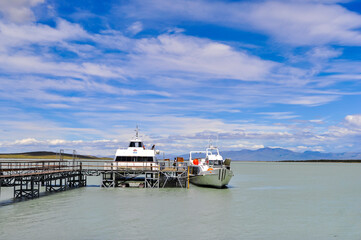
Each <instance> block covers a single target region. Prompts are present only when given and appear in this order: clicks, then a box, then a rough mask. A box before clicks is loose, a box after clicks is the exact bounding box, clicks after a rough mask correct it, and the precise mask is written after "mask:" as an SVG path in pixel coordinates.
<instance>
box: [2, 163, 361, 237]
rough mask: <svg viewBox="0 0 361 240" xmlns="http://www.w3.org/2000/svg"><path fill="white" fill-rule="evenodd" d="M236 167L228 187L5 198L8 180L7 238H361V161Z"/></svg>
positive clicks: (94, 180) (91, 190) (82, 191)
mask: <svg viewBox="0 0 361 240" xmlns="http://www.w3.org/2000/svg"><path fill="white" fill-rule="evenodd" d="M232 167H233V171H234V173H235V176H234V177H233V179H232V180H231V182H230V188H228V189H221V190H219V189H208V188H199V187H195V186H191V188H190V189H188V190H187V189H124V188H116V189H102V188H98V187H86V188H81V189H75V190H71V191H67V192H62V193H56V194H51V195H48V196H44V197H41V198H39V199H35V200H29V201H23V202H17V203H11V204H5V203H9V200H7V198H9V197H11V195H12V190H11V189H9V188H3V189H2V193H1V199H0V200H1V203H2V205H0V239H87V240H88V239H185V238H188V239H277V240H278V239H302V240H303V239H352V240H353V239H361V204H360V199H361V174H360V173H361V164H342V163H245V162H242V163H232ZM98 181H99V179H98V178H91V179H90V183H91V184H96V183H98ZM88 182H89V181H88Z"/></svg>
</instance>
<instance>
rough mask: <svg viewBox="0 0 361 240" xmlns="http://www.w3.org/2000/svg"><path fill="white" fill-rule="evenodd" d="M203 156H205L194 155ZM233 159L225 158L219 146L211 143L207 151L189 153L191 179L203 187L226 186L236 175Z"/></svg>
mask: <svg viewBox="0 0 361 240" xmlns="http://www.w3.org/2000/svg"><path fill="white" fill-rule="evenodd" d="M199 154H201V155H202V156H203V155H204V154H205V157H203V158H202V157H201V158H199V157H194V156H195V155H196V156H199ZM230 166H231V159H225V160H223V157H222V156H221V154H220V153H219V150H218V148H217V147H214V146H212V145H210V146H209V147H208V148H206V151H191V152H190V153H189V181H190V182H191V183H192V184H195V185H198V186H203V187H214V188H225V187H227V185H228V183H229V181H230V180H231V178H232V177H233V176H234V175H233V172H232V170H231V167H230Z"/></svg>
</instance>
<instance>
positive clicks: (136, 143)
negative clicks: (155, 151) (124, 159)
mask: <svg viewBox="0 0 361 240" xmlns="http://www.w3.org/2000/svg"><path fill="white" fill-rule="evenodd" d="M129 147H143V143H142V142H130V144H129Z"/></svg>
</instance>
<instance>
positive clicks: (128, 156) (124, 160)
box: [106, 126, 159, 170]
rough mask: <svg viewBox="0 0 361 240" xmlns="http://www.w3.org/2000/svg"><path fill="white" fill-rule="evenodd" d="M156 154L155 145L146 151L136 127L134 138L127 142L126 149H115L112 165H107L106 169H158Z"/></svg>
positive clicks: (157, 151)
mask: <svg viewBox="0 0 361 240" xmlns="http://www.w3.org/2000/svg"><path fill="white" fill-rule="evenodd" d="M157 154H159V150H155V145H153V146H152V147H151V148H150V149H147V148H146V146H145V145H144V144H143V141H142V140H141V139H140V138H139V129H138V126H137V127H136V129H135V137H134V138H133V139H131V140H130V141H129V146H128V148H119V149H117V151H116V153H115V156H114V161H113V163H111V164H109V163H107V165H106V169H107V167H113V169H114V170H115V169H123V168H127V169H129V170H147V169H148V170H152V169H153V168H156V167H158V163H157V158H156V155H157ZM109 169H110V168H109Z"/></svg>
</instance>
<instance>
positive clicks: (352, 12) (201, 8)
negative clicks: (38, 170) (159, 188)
mask: <svg viewBox="0 0 361 240" xmlns="http://www.w3.org/2000/svg"><path fill="white" fill-rule="evenodd" d="M360 66H361V1H347V0H344V1H342V0H340V1H337V0H278V1H261V0H253V1H235V0H232V1H231V0H229V1H227V0H223V1H220V0H172V1H168V0H132V1H125V0H124V1H123V0H109V1H95V0H87V1H86V0H69V1H55V0H0V114H1V115H0V136H1V137H0V153H1V152H2V153H8V152H24V151H41V150H46V151H59V150H60V149H65V150H66V151H69V152H71V151H72V150H73V149H75V150H77V152H78V153H80V154H93V155H98V156H109V155H113V154H114V153H115V150H116V148H118V147H126V146H127V142H128V141H129V139H130V138H131V137H132V136H133V135H134V129H135V126H136V125H139V128H140V134H141V136H142V138H143V140H144V141H145V144H146V145H148V146H149V145H151V144H155V145H156V146H157V148H158V149H160V150H161V151H165V152H166V153H169V154H183V153H187V152H188V151H190V150H203V149H204V147H205V146H206V145H207V144H208V142H209V139H213V142H216V139H218V142H217V145H218V146H219V147H220V148H221V150H233V151H237V150H241V149H259V148H263V147H270V148H277V147H281V148H285V149H290V150H293V151H297V152H304V151H320V152H361V141H360V140H361V107H360V105H361V67H360Z"/></svg>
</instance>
